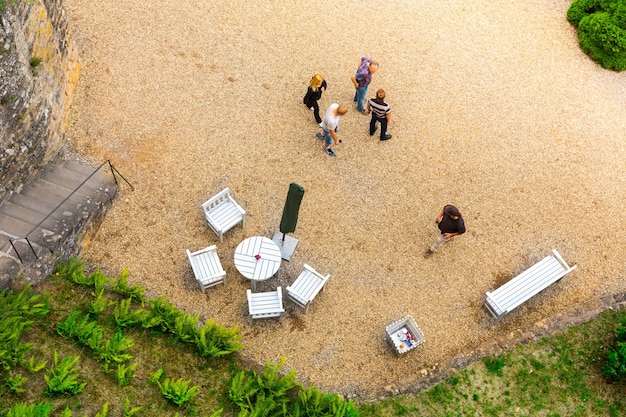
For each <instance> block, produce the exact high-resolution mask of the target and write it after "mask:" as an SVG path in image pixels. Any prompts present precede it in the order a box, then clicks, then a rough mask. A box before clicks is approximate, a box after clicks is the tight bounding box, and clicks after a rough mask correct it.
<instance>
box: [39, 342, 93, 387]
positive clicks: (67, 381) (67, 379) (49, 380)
mask: <svg viewBox="0 0 626 417" xmlns="http://www.w3.org/2000/svg"><path fill="white" fill-rule="evenodd" d="M76 362H78V356H69V357H67V358H64V359H63V360H62V361H60V362H59V356H58V354H57V351H56V350H55V351H54V362H53V365H52V367H51V368H50V369H48V372H46V375H44V379H45V380H46V384H47V385H48V389H46V395H49V396H51V395H55V394H78V393H81V392H83V390H84V389H85V386H86V385H87V383H82V384H81V383H80V382H78V370H79V367H77V366H74V365H76Z"/></svg>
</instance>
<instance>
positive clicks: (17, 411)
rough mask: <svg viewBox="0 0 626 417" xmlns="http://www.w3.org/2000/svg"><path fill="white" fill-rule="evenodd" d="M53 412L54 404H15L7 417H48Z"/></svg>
mask: <svg viewBox="0 0 626 417" xmlns="http://www.w3.org/2000/svg"><path fill="white" fill-rule="evenodd" d="M50 411H52V404H49V403H39V404H34V405H28V404H27V403H18V404H15V405H14V406H13V407H11V409H10V410H9V411H8V412H7V414H6V417H48V416H49V415H50Z"/></svg>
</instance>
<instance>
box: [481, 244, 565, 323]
mask: <svg viewBox="0 0 626 417" xmlns="http://www.w3.org/2000/svg"><path fill="white" fill-rule="evenodd" d="M574 269H576V265H574V266H572V267H570V266H569V265H568V264H567V263H566V262H565V261H564V260H563V258H562V257H561V255H560V254H559V253H558V252H557V251H556V249H552V254H551V255H548V256H546V257H545V258H543V259H542V260H541V261H539V262H537V263H536V264H535V265H533V266H531V267H530V268H528V269H527V270H525V271H524V272H522V273H521V274H519V275H518V276H516V277H515V278H513V279H512V280H510V281H509V282H507V283H506V284H504V285H502V286H501V287H500V288H498V289H497V290H495V291H493V292H487V294H486V299H485V307H486V308H487V310H488V311H489V312H490V313H491V314H492V315H493V317H494V318H495V319H496V320H498V321H499V320H500V319H501V318H502V316H504V315H505V314H507V313H509V312H511V311H512V310H514V309H515V308H517V307H519V306H520V305H521V304H522V303H524V302H525V301H527V300H529V299H530V298H532V297H533V296H535V295H537V294H539V293H540V292H541V291H543V290H544V289H546V288H547V287H549V286H550V285H551V284H552V283H554V282H556V281H558V280H560V279H561V278H563V277H564V276H565V275H567V274H569V273H570V272H572V271H573V270H574Z"/></svg>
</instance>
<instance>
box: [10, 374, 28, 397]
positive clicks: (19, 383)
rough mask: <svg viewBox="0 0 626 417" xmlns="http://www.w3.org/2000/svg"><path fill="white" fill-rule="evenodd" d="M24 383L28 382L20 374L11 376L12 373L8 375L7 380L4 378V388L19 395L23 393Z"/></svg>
mask: <svg viewBox="0 0 626 417" xmlns="http://www.w3.org/2000/svg"><path fill="white" fill-rule="evenodd" d="M26 381H28V378H26V377H24V375H22V374H21V373H19V372H18V373H17V374H15V375H13V373H10V374H9V375H8V376H7V378H6V383H5V385H6V387H7V388H8V389H9V391H12V392H15V393H18V394H19V393H20V392H24V391H25V389H24V384H25V383H26Z"/></svg>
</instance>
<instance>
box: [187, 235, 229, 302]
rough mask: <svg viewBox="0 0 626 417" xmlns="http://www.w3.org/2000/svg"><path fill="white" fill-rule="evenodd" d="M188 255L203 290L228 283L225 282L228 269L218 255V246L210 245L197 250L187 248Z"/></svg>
mask: <svg viewBox="0 0 626 417" xmlns="http://www.w3.org/2000/svg"><path fill="white" fill-rule="evenodd" d="M187 257H188V258H189V263H191V269H193V274H194V275H195V277H196V280H197V281H198V283H199V284H200V289H201V290H202V292H204V291H205V290H206V289H207V288H209V287H212V286H214V285H217V284H224V285H226V283H225V282H224V276H225V275H226V271H224V269H223V268H222V264H221V263H220V258H219V256H217V246H215V245H213V246H209V247H208V248H204V249H200V250H199V251H196V252H191V251H190V250H189V249H187Z"/></svg>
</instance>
